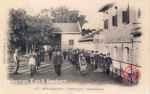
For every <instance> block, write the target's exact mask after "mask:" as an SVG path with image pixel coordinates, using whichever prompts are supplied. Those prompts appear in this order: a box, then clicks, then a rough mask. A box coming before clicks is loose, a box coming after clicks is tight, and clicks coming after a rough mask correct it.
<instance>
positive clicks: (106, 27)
mask: <svg viewBox="0 0 150 94" xmlns="http://www.w3.org/2000/svg"><path fill="white" fill-rule="evenodd" d="M104 29H108V19H106V20H105V21H104Z"/></svg>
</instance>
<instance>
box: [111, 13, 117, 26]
mask: <svg viewBox="0 0 150 94" xmlns="http://www.w3.org/2000/svg"><path fill="white" fill-rule="evenodd" d="M112 25H113V26H118V23H117V15H115V16H112Z"/></svg>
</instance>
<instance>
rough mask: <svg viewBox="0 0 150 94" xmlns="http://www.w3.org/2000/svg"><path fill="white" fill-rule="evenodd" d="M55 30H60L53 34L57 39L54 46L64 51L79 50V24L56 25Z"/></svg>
mask: <svg viewBox="0 0 150 94" xmlns="http://www.w3.org/2000/svg"><path fill="white" fill-rule="evenodd" d="M53 26H54V28H57V29H58V30H57V31H56V32H53V36H54V37H57V38H55V39H57V40H55V41H54V44H55V45H57V46H59V47H61V48H62V49H67V48H78V46H79V42H78V40H79V38H80V37H81V34H80V33H81V27H80V24H79V23H78V22H77V23H54V24H53Z"/></svg>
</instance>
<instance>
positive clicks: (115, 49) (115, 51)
mask: <svg viewBox="0 0 150 94" xmlns="http://www.w3.org/2000/svg"><path fill="white" fill-rule="evenodd" d="M114 58H115V59H117V58H118V47H114Z"/></svg>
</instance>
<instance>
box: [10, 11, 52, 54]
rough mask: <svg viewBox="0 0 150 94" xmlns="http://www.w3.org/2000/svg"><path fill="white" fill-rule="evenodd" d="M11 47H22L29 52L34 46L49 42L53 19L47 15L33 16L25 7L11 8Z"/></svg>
mask: <svg viewBox="0 0 150 94" xmlns="http://www.w3.org/2000/svg"><path fill="white" fill-rule="evenodd" d="M9 14H10V21H9V26H10V30H9V31H10V39H9V41H10V47H14V48H16V47H21V48H22V51H23V50H24V49H25V50H26V52H29V50H31V49H32V48H35V47H36V46H37V45H39V43H40V44H42V42H45V43H48V42H49V36H50V33H51V31H52V30H53V28H52V21H51V20H49V19H47V18H46V17H45V16H42V17H41V16H31V15H28V14H27V13H26V12H25V11H24V10H23V9H17V10H15V9H12V10H10V13H9Z"/></svg>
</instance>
